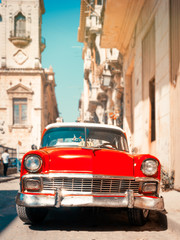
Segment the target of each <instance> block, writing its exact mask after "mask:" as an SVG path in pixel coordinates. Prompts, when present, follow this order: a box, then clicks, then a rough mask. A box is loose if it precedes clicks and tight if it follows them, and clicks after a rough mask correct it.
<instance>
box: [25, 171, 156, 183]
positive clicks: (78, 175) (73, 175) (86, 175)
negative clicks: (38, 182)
mask: <svg viewBox="0 0 180 240" xmlns="http://www.w3.org/2000/svg"><path fill="white" fill-rule="evenodd" d="M37 177H39V178H55V177H70V178H93V179H96V178H104V179H106V178H107V179H109V178H111V179H120V180H121V179H122V180H135V181H137V182H150V181H152V182H159V180H158V179H155V178H146V177H144V178H142V177H130V176H111V175H97V174H95V175H93V174H89V173H48V174H26V175H23V176H22V179H23V178H37Z"/></svg>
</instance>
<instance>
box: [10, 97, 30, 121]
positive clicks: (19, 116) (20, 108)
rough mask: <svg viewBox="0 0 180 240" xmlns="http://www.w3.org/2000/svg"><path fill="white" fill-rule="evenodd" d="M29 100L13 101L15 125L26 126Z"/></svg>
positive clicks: (16, 99)
mask: <svg viewBox="0 0 180 240" xmlns="http://www.w3.org/2000/svg"><path fill="white" fill-rule="evenodd" d="M26 122H27V98H14V99H13V124H26Z"/></svg>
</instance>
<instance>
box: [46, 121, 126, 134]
mask: <svg viewBox="0 0 180 240" xmlns="http://www.w3.org/2000/svg"><path fill="white" fill-rule="evenodd" d="M59 127H97V128H106V129H112V130H118V131H120V132H123V133H125V131H124V130H123V129H122V128H120V127H117V126H114V125H107V124H100V123H82V122H81V123H79V122H78V123H77V122H63V123H59V122H57V123H51V124H49V125H47V126H46V128H45V129H46V130H48V129H51V128H59Z"/></svg>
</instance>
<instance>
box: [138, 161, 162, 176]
mask: <svg viewBox="0 0 180 240" xmlns="http://www.w3.org/2000/svg"><path fill="white" fill-rule="evenodd" d="M157 170H158V161H157V160H156V159H146V160H144V161H143V163H142V166H141V171H142V172H143V173H144V174H145V175H146V176H153V175H154V174H156V173H157Z"/></svg>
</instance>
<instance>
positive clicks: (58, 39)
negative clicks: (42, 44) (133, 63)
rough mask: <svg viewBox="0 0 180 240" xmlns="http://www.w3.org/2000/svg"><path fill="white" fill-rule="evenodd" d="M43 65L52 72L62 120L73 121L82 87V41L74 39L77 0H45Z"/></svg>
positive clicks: (76, 20) (77, 18)
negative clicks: (50, 68) (51, 69)
mask: <svg viewBox="0 0 180 240" xmlns="http://www.w3.org/2000/svg"><path fill="white" fill-rule="evenodd" d="M44 5H45V9H46V12H45V14H44V15H43V23H42V36H43V37H45V39H46V49H45V50H44V52H43V53H42V66H43V68H49V66H50V65H51V66H52V67H53V70H54V72H55V81H56V85H57V86H56V88H55V91H56V99H57V103H58V109H59V112H60V113H61V116H62V117H63V118H64V120H65V122H69V121H71V122H72V121H76V119H77V117H78V116H79V112H78V103H79V98H80V96H81V92H82V89H83V60H82V47H83V44H82V43H79V42H78V41H77V32H78V26H79V17H80V0H70V1H65V0H53V1H50V0H44Z"/></svg>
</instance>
